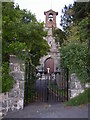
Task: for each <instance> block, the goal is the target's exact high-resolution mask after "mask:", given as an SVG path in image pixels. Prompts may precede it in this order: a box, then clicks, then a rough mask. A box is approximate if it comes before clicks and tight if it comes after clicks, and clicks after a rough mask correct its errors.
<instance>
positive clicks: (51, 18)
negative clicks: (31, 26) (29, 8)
mask: <svg viewBox="0 0 90 120" xmlns="http://www.w3.org/2000/svg"><path fill="white" fill-rule="evenodd" d="M48 18H49V21H52V20H53V14H52V13H50V14H49V17H48Z"/></svg>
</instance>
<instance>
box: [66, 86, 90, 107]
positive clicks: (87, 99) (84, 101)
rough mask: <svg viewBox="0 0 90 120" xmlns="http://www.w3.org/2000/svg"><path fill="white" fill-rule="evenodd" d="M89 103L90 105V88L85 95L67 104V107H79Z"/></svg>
mask: <svg viewBox="0 0 90 120" xmlns="http://www.w3.org/2000/svg"><path fill="white" fill-rule="evenodd" d="M88 103H90V88H88V89H86V90H85V91H84V92H83V93H80V94H79V95H78V96H76V97H75V98H72V99H71V100H69V101H68V102H66V105H68V106H79V105H83V104H88Z"/></svg>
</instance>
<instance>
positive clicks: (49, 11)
mask: <svg viewBox="0 0 90 120" xmlns="http://www.w3.org/2000/svg"><path fill="white" fill-rule="evenodd" d="M48 12H53V13H56V15H58V12H55V11H54V10H52V9H50V10H48V11H45V12H44V15H46V13H48Z"/></svg>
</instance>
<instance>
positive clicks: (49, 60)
mask: <svg viewBox="0 0 90 120" xmlns="http://www.w3.org/2000/svg"><path fill="white" fill-rule="evenodd" d="M48 68H50V70H49V72H50V73H53V72H54V60H53V59H52V58H51V57H49V58H47V59H46V60H45V62H44V70H45V71H47V70H48Z"/></svg>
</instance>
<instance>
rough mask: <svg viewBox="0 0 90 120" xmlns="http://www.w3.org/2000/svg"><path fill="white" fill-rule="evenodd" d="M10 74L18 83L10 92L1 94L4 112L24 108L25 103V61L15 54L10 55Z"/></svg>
mask: <svg viewBox="0 0 90 120" xmlns="http://www.w3.org/2000/svg"><path fill="white" fill-rule="evenodd" d="M10 69H11V72H10V75H11V76H13V77H14V79H15V81H16V83H15V84H14V86H13V89H11V90H10V92H7V93H3V94H0V97H2V113H3V114H4V115H5V114H6V113H7V111H10V110H12V111H13V110H19V109H23V105H24V69H25V65H24V62H23V61H21V60H19V59H18V58H17V57H16V56H15V55H10Z"/></svg>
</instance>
